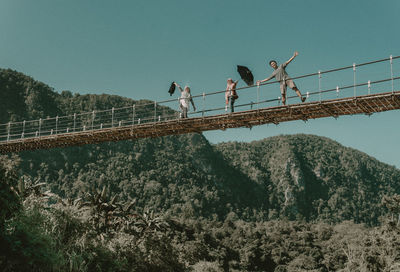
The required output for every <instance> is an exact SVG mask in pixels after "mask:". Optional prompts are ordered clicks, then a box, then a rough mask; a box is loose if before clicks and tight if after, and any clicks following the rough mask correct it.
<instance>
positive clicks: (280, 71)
mask: <svg viewBox="0 0 400 272" xmlns="http://www.w3.org/2000/svg"><path fill="white" fill-rule="evenodd" d="M286 65H287V63H286V62H285V63H282V64H281V65H279V66H278V68H276V70H274V71H273V72H272V74H271V75H270V76H269V77H268V78H267V80H266V81H268V80H270V79H271V78H273V77H275V79H276V80H277V81H281V82H282V81H284V80H288V79H290V77H289V75H288V74H287V73H286V71H285V68H286Z"/></svg>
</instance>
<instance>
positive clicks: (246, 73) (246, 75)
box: [237, 65, 254, 86]
mask: <svg viewBox="0 0 400 272" xmlns="http://www.w3.org/2000/svg"><path fill="white" fill-rule="evenodd" d="M237 71H238V73H239V75H240V77H241V78H242V79H243V81H244V82H246V84H247V85H248V86H251V85H253V84H254V77H253V74H252V73H251V71H250V70H249V68H247V67H246V66H241V65H238V66H237Z"/></svg>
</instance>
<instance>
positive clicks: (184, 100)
mask: <svg viewBox="0 0 400 272" xmlns="http://www.w3.org/2000/svg"><path fill="white" fill-rule="evenodd" d="M189 102H192V95H191V94H190V93H189V92H186V91H183V92H181V97H180V99H179V103H180V104H181V105H182V107H185V108H189ZM192 103H193V102H192Z"/></svg>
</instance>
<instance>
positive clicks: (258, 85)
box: [257, 84, 260, 110]
mask: <svg viewBox="0 0 400 272" xmlns="http://www.w3.org/2000/svg"><path fill="white" fill-rule="evenodd" d="M259 103H260V84H257V110H258V108H259Z"/></svg>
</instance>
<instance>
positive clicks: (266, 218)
mask: <svg viewBox="0 0 400 272" xmlns="http://www.w3.org/2000/svg"><path fill="white" fill-rule="evenodd" d="M147 102H149V101H146V100H141V101H133V100H131V99H128V98H123V97H118V96H109V95H79V94H72V93H71V92H69V91H63V92H62V93H61V94H59V93H56V92H54V90H53V89H52V88H50V87H49V86H47V85H45V84H43V83H41V82H37V81H35V80H34V79H32V78H30V77H28V76H25V75H23V74H21V73H18V72H15V71H12V70H2V69H0V122H1V123H5V122H8V121H10V120H11V121H22V120H29V119H34V118H41V117H47V116H51V117H53V116H56V115H59V116H61V115H66V114H71V113H75V112H81V111H92V110H94V109H96V110H102V109H109V108H111V107H122V106H129V105H132V103H138V104H140V103H143V104H144V103H147ZM143 110H144V111H145V110H146V109H145V108H144V109H143ZM160 110H163V111H170V112H173V111H172V110H171V109H168V108H165V107H164V108H162V107H160ZM0 170H1V171H0V178H1V180H2V188H1V190H2V191H1V194H0V197H1V199H0V200H1V201H0V204H1V207H0V208H1V209H2V214H1V218H0V219H1V220H2V222H0V223H2V225H3V224H4V225H5V226H6V227H5V228H2V229H0V235H1V236H0V246H2V247H4V248H3V249H4V250H6V251H7V252H11V253H10V254H11V255H10V254H9V255H4V256H3V255H1V256H0V269H2V270H4V271H15V269H16V270H21V269H23V270H26V269H34V270H35V269H38V268H41V269H43V270H46V271H47V270H49V271H51V270H57V269H62V270H67V269H66V267H69V268H70V269H69V270H71V271H106V270H107V269H110V270H109V271H127V270H130V271H190V270H192V271H193V270H194V271H306V270H307V269H310V270H312V269H314V271H332V270H335V271H336V270H339V269H344V268H348V269H350V270H352V268H354V267H356V266H357V265H356V266H354V265H355V263H357V261H356V260H355V259H357V256H361V255H363V254H364V255H363V256H367V255H368V254H369V255H368V256H371V258H378V259H377V260H375V259H368V260H364V259H363V260H361V261H360V260H358V263H359V264H360V265H361V264H362V265H365V266H366V267H367V266H369V265H371V264H372V263H377V264H379V265H380V267H390V266H394V265H396V262H397V261H399V262H400V255H399V254H397V253H393V254H392V253H391V255H390V254H389V255H388V256H390V258H392V259H390V260H389V259H385V258H384V257H383V256H385V253H384V251H383V248H385V247H386V248H390V249H393V251H394V252H400V243H398V242H397V241H398V240H400V239H398V240H396V239H397V238H396V239H395V240H390V241H389V240H385V239H387V237H389V236H390V235H395V237H397V235H398V233H399V229H397V228H396V227H394V225H395V224H394V225H393V222H395V218H394V217H393V218H392V216H393V215H396V214H397V213H400V204H399V208H398V206H396V205H398V204H396V203H397V202H396V201H397V198H396V197H397V194H400V171H399V170H398V169H396V168H394V167H392V166H388V165H386V164H384V163H381V162H379V161H377V160H375V159H374V158H371V157H370V156H368V155H366V154H364V153H362V152H359V151H357V150H354V149H351V148H347V147H344V146H342V145H340V144H339V143H337V142H334V141H332V140H330V139H327V138H323V137H318V136H313V135H291V136H276V137H272V138H267V139H264V140H261V141H255V142H251V143H239V142H229V143H221V144H217V145H212V144H210V143H209V142H208V141H207V139H206V138H205V137H204V136H203V135H201V134H187V135H180V136H166V137H160V138H155V139H141V140H135V141H122V142H117V143H103V144H98V145H86V146H80V147H68V148H57V149H51V150H37V151H26V152H22V153H19V154H16V155H13V156H11V155H9V156H3V157H1V167H0ZM24 184H25V185H24ZM26 188H31V189H30V190H28V189H26ZM46 190H49V191H48V192H47V193H45V191H46ZM10 192H11V193H10ZM14 194H15V196H14ZM85 203H86V204H85ZM125 206H126V208H123V207H125ZM83 207H87V209H86V208H85V209H83ZM82 209H83V210H82ZM388 209H389V210H388ZM89 211H90V212H89ZM131 212H132V214H131ZM390 218H392V219H390ZM389 219H390V220H391V221H390V220H389ZM288 220H289V221H288ZM387 220H389V221H390V222H391V223H390V224H389V225H383V226H379V225H380V224H382V223H383V222H388V221H387ZM349 221H352V222H354V223H350V222H349ZM48 222H51V223H48ZM128 223H129V224H131V223H132V225H129V224H128ZM355 223H356V224H357V223H364V224H366V225H368V226H370V227H369V228H366V227H363V226H361V225H356V224H355ZM32 224H33V225H35V224H36V225H35V227H32ZM335 224H337V225H335ZM385 224H386V223H385ZM128 225H129V226H128ZM56 226H58V227H59V228H60V229H57V227H56ZM145 226H147V227H145ZM371 226H378V227H371ZM18 227H20V228H21V229H18ZM30 228H31V229H30ZM346 228H351V229H353V230H354V233H353V234H354V236H355V237H358V236H359V237H363V235H364V236H365V237H364V238H362V239H361V238H360V239H358V240H354V239H353V240H352V239H350V236H349V235H347V234H346V231H345V229H346ZM12 230H13V231H12ZM18 231H19V232H18ZM41 232H43V233H45V234H43V235H42V234H40V233H41ZM379 232H380V233H381V234H382V237H381V238H382V239H383V240H381V242H379V241H375V240H374V239H378V238H377V237H374V235H376V233H379ZM19 235H25V236H26V235H27V236H29V235H31V236H32V239H34V238H35V237H34V236H35V235H37V236H38V237H42V238H43V239H44V240H40V239H39V238H37V239H39V240H40V241H39V240H37V239H36V240H30V239H27V240H23V239H22V240H21V236H19ZM46 235H47V236H46ZM64 236H65V237H64ZM62 237H64V238H62ZM68 237H71V238H68ZM366 237H367V238H368V239H367V238H366ZM60 239H61V240H60ZM63 239H64V240H63ZM371 239H372V240H373V243H376V244H379V246H378V247H377V248H374V249H371V250H370V251H368V254H367V253H365V252H363V249H362V246H361V245H360V243H364V244H370V243H371V241H372V240H371ZM50 241H54V242H50ZM21 243H22V244H24V243H27V244H25V249H22V248H21V247H19V246H16V245H18V244H21ZM35 243H38V244H35ZM346 243H348V244H347V246H350V245H351V246H354V248H349V247H347V248H346V249H345V250H344V252H345V253H344V252H343V249H342V247H343V246H345V245H346ZM333 244H334V245H336V247H331V245H333ZM35 247H39V248H42V249H43V252H41V254H44V255H46V254H47V255H46V256H47V257H48V259H46V258H45V257H43V256H44V255H43V256H42V255H40V256H36V255H34V256H32V252H30V250H31V249H32V250H33V248H35ZM397 249H399V251H396V250H397ZM0 250H1V248H0ZM166 250H168V251H169V252H170V254H167V255H165V256H163V253H162V252H165V251H166ZM51 252H53V253H54V252H56V253H54V254H56V255H54V254H51ZM133 252H135V253H133ZM13 254H14V255H13ZM57 254H58V255H57ZM29 256H31V257H29ZM41 256H42V257H43V258H42V257H41ZM7 258H8V259H9V260H10V261H7ZM10 258H11V259H10ZM21 258H22V259H24V258H27V266H23V265H22V264H21V263H19V261H18V260H19V259H21ZM29 258H31V259H29ZM41 258H42V259H41ZM353 258H354V259H353ZM43 262H44V263H46V262H47V264H44V263H43ZM68 262H69V263H68ZM107 267H110V268H107ZM371 267H372V266H371ZM106 268H107V269H106ZM296 269H297V270H296ZM302 269H303V270H302ZM376 269H377V270H371V271H380V270H379V269H380V268H379V267H378V268H376ZM360 271H368V270H360Z"/></svg>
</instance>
